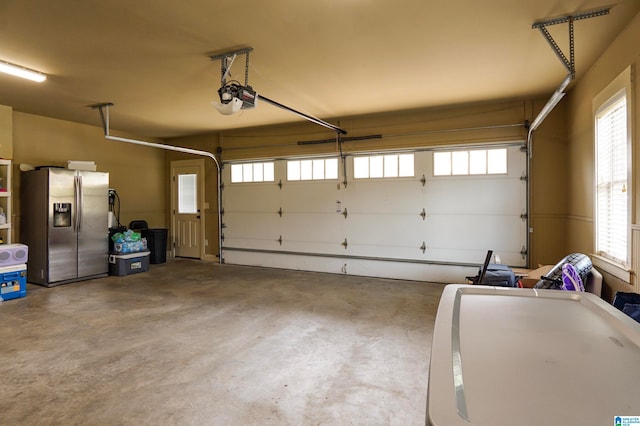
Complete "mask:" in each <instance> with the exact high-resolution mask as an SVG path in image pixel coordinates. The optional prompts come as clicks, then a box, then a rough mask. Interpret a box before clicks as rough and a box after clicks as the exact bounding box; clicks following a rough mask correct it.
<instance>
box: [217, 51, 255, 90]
mask: <svg viewBox="0 0 640 426" xmlns="http://www.w3.org/2000/svg"><path fill="white" fill-rule="evenodd" d="M251 52H253V47H244V48H242V49H237V50H232V51H230V52H226V53H220V54H218V55H211V56H209V59H211V60H212V61H218V60H219V61H220V83H221V85H222V86H224V85H225V84H227V77H228V76H229V72H230V71H231V65H233V62H234V61H235V60H236V57H237V56H238V55H245V62H244V85H245V86H249V54H250V53H251Z"/></svg>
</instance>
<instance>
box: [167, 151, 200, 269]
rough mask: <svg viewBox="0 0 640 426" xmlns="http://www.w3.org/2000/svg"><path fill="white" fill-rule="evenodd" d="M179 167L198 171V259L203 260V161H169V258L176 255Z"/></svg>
mask: <svg viewBox="0 0 640 426" xmlns="http://www.w3.org/2000/svg"><path fill="white" fill-rule="evenodd" d="M179 167H196V168H197V169H198V210H199V211H200V217H201V218H200V235H199V236H198V239H199V241H200V255H199V259H200V260H202V259H204V256H205V235H206V232H205V226H206V220H205V218H204V213H205V200H204V194H205V188H204V185H205V175H204V174H205V167H204V159H202V158H200V159H195V160H175V161H171V177H170V179H171V182H170V183H171V195H170V196H171V211H170V213H171V256H172V257H175V255H176V230H177V224H176V209H177V208H178V206H177V205H176V199H177V198H176V197H177V194H178V182H177V180H176V169H177V168H179Z"/></svg>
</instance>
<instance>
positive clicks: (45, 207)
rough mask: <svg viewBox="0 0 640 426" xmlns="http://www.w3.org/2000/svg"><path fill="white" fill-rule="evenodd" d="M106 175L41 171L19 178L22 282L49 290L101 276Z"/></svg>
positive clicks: (105, 261)
mask: <svg viewBox="0 0 640 426" xmlns="http://www.w3.org/2000/svg"><path fill="white" fill-rule="evenodd" d="M108 191H109V174H108V173H103V172H91V171H78V170H67V169H63V168H55V167H44V168H40V169H38V170H33V171H28V172H23V173H22V174H21V176H20V242H21V243H23V244H26V245H27V246H28V247H29V259H28V262H27V281H29V282H31V283H34V284H40V285H45V286H47V287H53V286H55V285H58V284H65V283H69V282H74V281H80V280H84V279H89V278H94V277H99V276H105V275H107V272H108V270H109V264H108V261H109V260H108V250H109V244H108V238H109V231H108V216H109V197H108Z"/></svg>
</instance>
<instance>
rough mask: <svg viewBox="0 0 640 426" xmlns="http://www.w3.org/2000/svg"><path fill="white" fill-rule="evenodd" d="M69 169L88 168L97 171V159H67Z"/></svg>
mask: <svg viewBox="0 0 640 426" xmlns="http://www.w3.org/2000/svg"><path fill="white" fill-rule="evenodd" d="M67 169H69V170H87V171H90V172H95V171H96V162H95V161H75V160H69V161H67Z"/></svg>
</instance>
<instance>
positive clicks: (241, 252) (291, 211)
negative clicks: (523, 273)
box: [222, 143, 527, 282]
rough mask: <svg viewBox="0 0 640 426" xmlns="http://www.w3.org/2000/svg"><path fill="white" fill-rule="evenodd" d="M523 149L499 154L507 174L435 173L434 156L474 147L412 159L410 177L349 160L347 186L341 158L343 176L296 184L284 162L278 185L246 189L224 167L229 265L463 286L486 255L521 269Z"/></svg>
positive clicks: (279, 164) (277, 164) (276, 170)
mask: <svg viewBox="0 0 640 426" xmlns="http://www.w3.org/2000/svg"><path fill="white" fill-rule="evenodd" d="M521 146H522V144H521V143H518V144H512V145H507V146H501V147H499V148H501V149H506V157H507V162H506V164H507V166H506V173H495V174H486V173H471V174H469V173H467V174H465V173H457V172H456V171H455V170H454V171H453V172H452V173H450V174H445V175H434V157H435V158H436V161H440V159H441V158H442V157H438V155H443V154H444V155H445V156H446V155H447V152H450V153H451V152H456V153H460V152H461V153H462V154H464V152H466V151H467V150H474V149H473V148H463V149H461V148H451V150H449V151H448V150H446V149H444V150H443V149H442V148H440V149H439V150H438V151H420V152H414V153H412V155H413V158H414V164H413V169H414V170H413V173H412V176H408V177H373V178H354V158H357V157H358V156H347V158H346V166H347V167H346V170H347V179H346V187H345V185H344V181H345V179H344V177H343V176H342V174H343V170H344V169H343V167H342V161H341V160H340V161H338V164H339V170H340V173H339V175H340V176H339V177H338V178H337V179H326V180H296V181H289V180H287V160H276V161H273V162H270V163H272V164H273V170H272V172H271V171H270V172H269V173H272V175H273V176H272V179H273V180H271V181H258V182H242V183H232V182H231V165H230V164H226V165H225V167H224V172H223V181H224V189H223V196H222V199H223V212H224V214H223V238H224V239H223V257H224V261H225V262H226V263H233V264H243V265H256V266H268V267H278V268H289V269H300V270H308V271H318V272H331V273H346V274H353V275H365V276H377V277H388V278H399V279H415V280H424V281H436V282H464V277H465V276H467V275H474V274H475V273H476V271H477V265H479V264H481V263H482V262H483V260H484V257H485V255H486V252H487V250H489V249H491V250H493V251H494V253H496V254H497V255H498V256H499V257H500V260H501V262H502V263H505V264H508V265H511V266H524V265H525V264H526V258H525V255H524V254H523V253H524V252H525V251H526V230H527V224H526V220H525V219H524V215H525V214H526V199H527V194H526V186H527V185H526V179H525V178H524V177H525V173H526V154H524V153H523V152H521V150H520V147H521ZM484 149H485V150H486V149H487V148H486V147H485V148H484ZM388 154H389V153H385V155H388ZM401 155H404V154H401ZM357 161H358V160H357ZM244 167H251V166H250V165H247V164H245V165H244ZM260 167H262V166H260ZM440 168H441V167H440ZM265 170H266V169H265ZM436 171H437V172H438V173H439V171H438V170H436ZM260 173H262V172H260ZM265 174H266V173H265ZM259 178H260V179H258V180H262V179H263V176H262V174H260V175H259ZM267 179H271V176H268V177H267Z"/></svg>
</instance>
